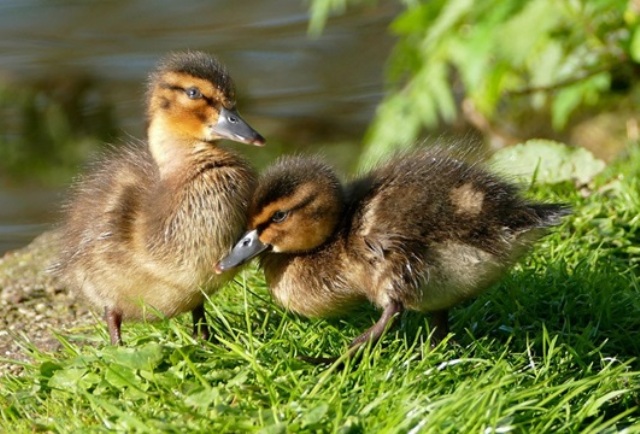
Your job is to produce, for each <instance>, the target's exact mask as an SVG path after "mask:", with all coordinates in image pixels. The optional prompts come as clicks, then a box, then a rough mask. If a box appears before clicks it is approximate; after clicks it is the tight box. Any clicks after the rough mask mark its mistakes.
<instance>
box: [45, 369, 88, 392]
mask: <svg viewBox="0 0 640 434" xmlns="http://www.w3.org/2000/svg"><path fill="white" fill-rule="evenodd" d="M86 373H87V369H86V368H67V369H59V370H57V371H55V372H54V373H53V375H52V376H51V378H50V379H49V383H48V384H49V387H51V388H52V389H60V390H67V391H70V392H73V391H75V390H77V388H78V387H80V384H81V383H80V380H81V379H82V377H83V376H84V375H85V374H86Z"/></svg>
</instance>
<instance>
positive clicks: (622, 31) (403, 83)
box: [311, 0, 640, 157]
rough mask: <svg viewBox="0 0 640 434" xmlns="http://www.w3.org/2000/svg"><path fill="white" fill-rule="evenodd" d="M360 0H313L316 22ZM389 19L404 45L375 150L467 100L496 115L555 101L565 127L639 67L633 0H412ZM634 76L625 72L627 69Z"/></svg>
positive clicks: (448, 118) (559, 124)
mask: <svg viewBox="0 0 640 434" xmlns="http://www.w3.org/2000/svg"><path fill="white" fill-rule="evenodd" d="M360 3H362V1H357V0H356V1H348V0H314V1H313V2H312V8H311V12H312V21H311V25H312V29H313V30H314V31H318V29H319V28H321V24H322V23H323V22H324V20H326V18H327V16H328V12H327V10H333V11H334V12H340V11H341V10H343V9H344V8H345V7H346V5H347V4H360ZM402 3H403V4H404V9H403V11H402V12H401V13H400V14H399V15H398V17H397V18H396V19H395V21H394V22H393V23H392V25H391V30H392V32H393V33H394V34H395V35H396V36H397V38H398V39H397V44H396V47H395V50H394V52H393V53H392V55H391V58H390V61H389V65H388V84H389V92H388V95H387V96H386V97H385V99H384V100H383V101H382V103H381V105H380V106H379V108H378V112H377V115H376V118H375V121H374V123H373V125H372V127H371V129H370V130H369V133H368V136H367V139H366V141H367V143H368V145H369V153H370V155H369V156H370V157H376V156H380V155H381V154H384V153H386V152H387V151H388V150H389V149H390V148H393V147H397V146H401V145H406V144H408V143H411V142H412V141H414V140H415V139H416V138H417V137H418V135H419V133H420V131H421V129H422V128H423V127H425V126H426V127H434V126H436V125H437V124H438V123H440V122H443V121H444V122H452V121H454V120H455V119H456V118H457V116H458V111H459V105H460V102H462V101H464V102H465V104H466V107H470V108H471V110H473V111H475V112H477V113H479V114H480V115H481V116H483V117H484V118H486V119H489V120H490V121H492V120H495V119H497V118H500V117H502V116H505V115H507V114H508V112H507V111H506V110H507V109H505V107H508V110H509V111H510V112H513V111H517V110H519V109H527V110H543V109H545V110H550V113H551V123H552V125H553V127H554V128H556V129H562V128H564V127H565V126H566V125H567V122H568V120H569V118H570V116H571V115H572V114H573V113H574V112H575V111H576V110H577V109H579V108H581V107H585V106H589V105H593V104H596V103H598V102H600V101H601V100H602V98H603V97H604V95H605V93H608V92H610V90H611V86H612V82H613V81H616V80H619V79H620V77H621V76H623V77H624V76H625V75H634V73H633V71H634V70H635V69H636V68H637V65H636V64H635V62H636V61H638V59H640V28H639V26H638V22H639V17H640V10H638V6H637V4H636V2H628V1H626V0H597V1H593V0H537V1H526V0H515V1H508V2H504V1H498V0H479V1H473V0H431V1H419V0H406V1H403V2H402ZM624 79H626V78H624Z"/></svg>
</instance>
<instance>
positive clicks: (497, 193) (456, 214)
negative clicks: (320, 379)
mask: <svg viewBox="0 0 640 434" xmlns="http://www.w3.org/2000/svg"><path fill="white" fill-rule="evenodd" d="M447 149H448V148H428V149H419V150H414V151H411V152H407V153H403V154H399V155H397V156H395V157H394V158H392V159H391V160H390V161H388V162H386V163H384V164H382V165H380V166H379V167H378V168H376V169H374V170H372V171H371V172H369V173H367V174H365V175H364V176H361V177H360V178H357V179H355V180H354V181H352V182H350V183H349V184H347V185H346V186H345V187H343V186H342V184H341V183H340V181H339V180H338V178H337V176H336V174H335V173H334V171H333V170H332V169H331V167H329V166H328V165H327V164H325V163H324V162H322V161H321V160H320V159H318V158H315V157H301V156H294V157H285V158H282V159H280V160H279V161H278V162H276V163H275V164H274V165H273V166H271V167H270V168H268V169H267V170H266V171H265V173H264V174H263V175H262V176H261V179H260V180H259V183H258V187H257V189H256V191H255V193H254V196H253V199H252V202H251V205H250V206H249V217H248V222H249V223H248V231H247V232H246V233H245V235H244V236H243V237H242V238H241V239H240V241H239V242H238V243H237V244H236V246H235V247H234V248H233V250H232V251H231V253H230V254H229V255H228V256H227V257H225V258H224V259H223V260H221V261H220V262H219V263H218V264H217V265H216V270H217V271H218V272H219V273H223V272H226V271H227V270H229V269H232V268H233V267H236V266H238V265H240V264H243V263H244V262H246V261H248V260H249V259H251V258H252V257H255V256H258V255H260V257H261V266H262V268H263V269H264V273H265V277H266V281H267V284H268V286H269V288H270V291H271V293H272V296H273V297H274V299H275V301H276V302H277V303H279V304H280V305H282V306H284V307H286V308H288V309H289V310H291V311H293V312H295V313H297V314H300V315H303V316H306V317H332V316H336V315H341V314H344V313H345V312H347V311H349V310H350V309H352V308H354V307H355V306H357V305H360V304H362V303H366V302H371V303H373V304H374V305H375V306H377V307H378V308H380V309H382V315H381V317H380V319H379V320H378V321H377V322H376V323H375V325H373V326H372V327H371V328H369V329H368V330H367V331H365V332H364V333H363V334H361V335H360V336H358V337H356V338H355V339H354V340H353V341H352V343H351V344H350V347H349V350H348V355H347V357H350V356H351V355H353V354H354V353H355V351H356V350H357V348H358V347H359V346H361V345H362V344H364V343H367V342H369V341H373V342H375V341H377V340H378V339H379V338H380V336H381V335H382V334H383V332H384V330H385V329H386V328H387V327H390V326H391V325H392V323H393V321H394V318H396V317H397V316H398V314H399V313H400V312H402V311H404V310H411V311H418V312H424V313H427V312H429V313H431V315H432V324H431V325H432V326H433V327H434V328H435V331H434V335H433V336H432V341H431V342H432V344H433V343H435V342H438V341H439V340H441V339H442V338H444V337H445V336H446V335H447V334H448V332H449V329H448V310H449V309H450V308H452V307H453V306H455V305H456V304H458V303H460V302H462V301H464V300H467V299H469V298H470V297H473V296H476V295H478V294H480V293H481V292H482V291H483V290H485V289H486V288H488V287H489V286H491V285H492V284H493V283H495V282H496V281H497V280H498V279H499V278H500V276H501V275H503V274H504V272H505V271H506V270H507V269H508V268H509V266H510V265H512V264H513V263H514V262H515V261H516V260H518V258H520V257H521V256H522V255H523V254H524V253H525V252H526V251H527V249H528V248H529V247H530V246H531V244H532V243H533V242H534V241H535V240H536V239H538V238H539V237H540V236H541V235H543V233H544V232H545V231H544V230H545V229H546V228H548V227H550V226H553V225H556V224H558V223H559V222H560V218H561V217H562V216H564V215H565V214H567V213H568V208H567V207H566V206H564V205H559V204H545V203H537V202H533V201H529V200H526V199H524V198H522V197H521V196H520V194H519V191H518V188H517V187H516V186H515V185H512V184H511V183H509V182H506V181H504V180H502V179H501V178H499V177H498V176H496V175H495V174H492V173H491V172H489V171H487V170H486V169H484V168H482V167H480V166H479V165H477V164H468V163H465V162H463V161H462V160H460V159H457V158H455V157H454V156H453V155H452V154H451V153H450V152H449V151H448V150H447ZM303 359H305V360H308V361H312V362H319V363H329V362H333V361H335V360H336V358H310V357H303Z"/></svg>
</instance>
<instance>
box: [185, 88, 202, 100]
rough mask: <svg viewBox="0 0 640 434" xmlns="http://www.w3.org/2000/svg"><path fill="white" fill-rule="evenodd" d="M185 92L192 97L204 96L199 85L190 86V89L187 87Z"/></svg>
mask: <svg viewBox="0 0 640 434" xmlns="http://www.w3.org/2000/svg"><path fill="white" fill-rule="evenodd" d="M185 93H186V94H187V96H188V97H189V98H191V99H200V98H202V92H200V89H198V88H197V87H190V88H188V89H185Z"/></svg>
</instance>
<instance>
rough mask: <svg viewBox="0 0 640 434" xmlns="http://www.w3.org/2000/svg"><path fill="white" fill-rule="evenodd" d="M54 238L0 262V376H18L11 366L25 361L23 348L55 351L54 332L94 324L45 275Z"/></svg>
mask: <svg viewBox="0 0 640 434" xmlns="http://www.w3.org/2000/svg"><path fill="white" fill-rule="evenodd" d="M58 239H59V234H58V233H57V232H55V231H50V232H46V233H44V234H42V235H40V236H39V237H38V238H36V239H35V240H34V241H33V242H32V243H31V244H30V245H29V246H27V247H25V248H23V249H20V250H16V251H14V252H9V253H7V254H5V255H4V256H3V257H2V258H0V358H2V359H5V360H0V376H3V375H5V374H6V373H7V372H11V373H15V374H17V373H20V372H21V371H22V367H21V365H20V364H19V363H15V362H16V361H17V362H19V361H25V360H28V358H29V356H28V351H27V350H26V349H25V347H28V346H35V347H37V348H38V349H40V350H43V351H56V350H57V349H58V348H59V347H60V343H59V341H58V340H57V339H56V338H55V335H54V333H56V332H63V333H64V332H69V331H72V330H73V329H77V328H78V327H87V326H90V327H92V326H94V325H95V317H94V316H93V315H92V314H91V312H90V311H89V309H88V308H87V306H86V304H85V303H84V302H83V301H82V300H78V299H77V298H76V296H75V294H71V293H69V292H68V291H67V290H66V288H65V287H64V285H62V283H61V282H60V281H59V280H58V279H57V278H56V277H55V276H54V275H52V274H51V273H49V272H47V268H48V267H49V266H50V265H51V263H52V262H53V260H54V258H55V256H56V251H57V245H58Z"/></svg>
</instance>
